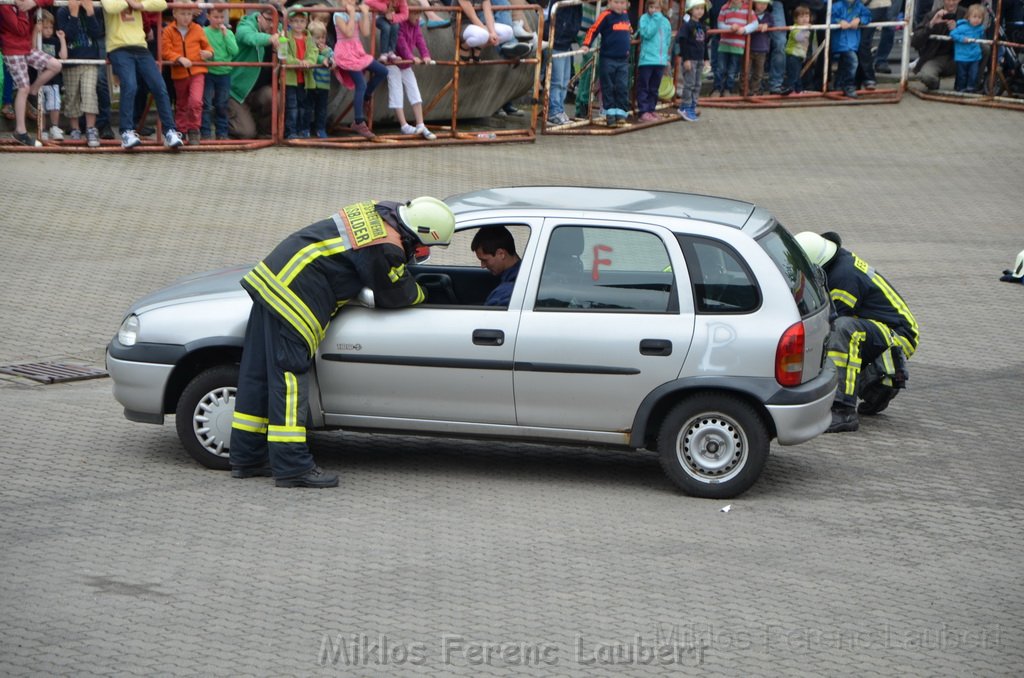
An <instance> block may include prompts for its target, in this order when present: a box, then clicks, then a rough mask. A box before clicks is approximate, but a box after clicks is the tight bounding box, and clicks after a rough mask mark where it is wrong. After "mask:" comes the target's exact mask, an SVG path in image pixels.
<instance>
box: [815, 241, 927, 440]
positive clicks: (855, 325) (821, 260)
mask: <svg viewBox="0 0 1024 678" xmlns="http://www.w3.org/2000/svg"><path fill="white" fill-rule="evenodd" d="M796 240H797V242H798V243H800V247H801V248H802V249H803V251H804V252H805V253H806V254H807V258H808V259H810V260H811V262H812V263H814V264H817V265H818V266H821V268H822V270H824V271H825V276H826V277H827V282H826V286H827V287H828V289H829V296H830V297H831V299H832V303H833V306H834V307H835V313H836V315H837V317H836V319H835V322H834V323H833V326H832V332H831V334H829V339H828V357H829V359H831V360H832V362H833V363H834V364H835V366H836V370H837V371H838V373H839V388H838V389H837V390H836V399H835V402H834V403H833V404H832V424H831V425H830V426H829V427H828V429H827V431H826V432H827V433H839V432H843V431H856V430H857V429H858V428H859V427H860V420H859V419H858V417H857V414H858V412H859V413H860V414H878V413H879V412H881V411H882V410H884V409H885V408H886V407H888V405H889V401H890V400H892V399H893V398H894V397H895V396H896V393H897V392H898V391H899V389H901V388H903V387H904V386H905V385H906V380H907V367H906V360H907V358H910V356H912V355H913V354H914V351H916V350H917V345H918V338H919V332H918V328H917V320H915V319H914V315H913V314H912V313H911V312H910V307H909V306H907V303H906V302H905V301H904V300H903V298H902V297H901V296H900V295H899V293H898V292H897V291H896V289H895V288H894V287H893V286H892V285H890V284H889V281H888V280H886V279H885V278H883V277H882V274H881V273H879V272H878V271H876V270H875V269H874V267H872V266H871V265H870V264H868V263H867V262H866V261H864V260H863V259H861V258H860V257H858V256H857V255H856V254H854V253H853V252H850V251H849V250H846V249H843V247H842V240H841V239H840V237H839V236H838V235H836V234H835V233H825V234H823V235H818V234H817V233H811V232H810V231H804V232H803V233H798V234H797V235H796ZM858 398H860V400H861V401H862V402H861V403H860V406H859V407H858V405H857V400H858Z"/></svg>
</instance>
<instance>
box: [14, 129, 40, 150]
mask: <svg viewBox="0 0 1024 678" xmlns="http://www.w3.org/2000/svg"><path fill="white" fill-rule="evenodd" d="M11 136H13V137H14V140H15V141H17V142H18V143H19V144H21V145H22V146H32V147H34V148H39V147H40V146H42V145H43V144H42V143H41V142H40V141H38V140H37V139H34V138H32V137H30V136H29V135H28V132H15V133H14V134H12V135H11Z"/></svg>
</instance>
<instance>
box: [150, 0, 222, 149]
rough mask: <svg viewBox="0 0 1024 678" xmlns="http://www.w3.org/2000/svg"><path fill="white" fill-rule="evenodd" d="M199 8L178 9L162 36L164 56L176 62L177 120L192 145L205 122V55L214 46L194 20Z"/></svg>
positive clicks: (207, 56) (173, 72)
mask: <svg viewBox="0 0 1024 678" xmlns="http://www.w3.org/2000/svg"><path fill="white" fill-rule="evenodd" d="M198 13H199V10H196V9H176V10H174V11H173V12H172V14H173V16H174V21H173V22H172V23H169V24H167V26H166V27H165V28H164V32H163V36H162V48H161V51H162V54H161V56H162V58H163V60H164V61H171V62H173V63H172V65H171V80H172V81H174V93H175V96H176V100H175V104H174V124H175V126H176V127H177V128H178V131H179V132H182V133H184V134H185V136H186V138H187V140H188V144H189V145H190V146H194V145H198V144H199V139H200V135H199V128H200V127H201V126H202V124H203V90H204V88H205V87H206V71H207V67H206V66H205V65H204V64H203V61H205V60H206V59H212V58H213V48H212V47H210V41H209V40H207V39H206V33H205V32H204V31H203V29H202V27H201V26H200V25H199V24H197V23H195V22H194V21H193V19H195V17H196V15H197V14H198Z"/></svg>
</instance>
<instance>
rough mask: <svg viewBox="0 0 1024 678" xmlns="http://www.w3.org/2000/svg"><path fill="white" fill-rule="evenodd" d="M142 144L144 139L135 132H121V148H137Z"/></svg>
mask: <svg viewBox="0 0 1024 678" xmlns="http://www.w3.org/2000/svg"><path fill="white" fill-rule="evenodd" d="M141 143H142V139H140V138H139V135H138V134H136V133H135V130H133V129H130V130H127V131H125V132H121V148H125V149H128V148H135V147H136V146H138V145H139V144H141Z"/></svg>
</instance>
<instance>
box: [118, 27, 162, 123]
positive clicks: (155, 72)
mask: <svg viewBox="0 0 1024 678" xmlns="http://www.w3.org/2000/svg"><path fill="white" fill-rule="evenodd" d="M107 58H108V59H110V65H111V66H112V67H113V69H114V75H116V76H117V77H118V79H119V80H120V81H121V111H120V115H119V117H118V124H119V125H120V127H121V131H122V132H127V131H128V130H133V129H135V93H136V92H137V91H138V89H139V80H140V79H141V80H142V81H143V82H144V83H146V86H147V87H148V88H149V91H150V93H152V95H153V100H154V101H155V102H156V111H157V114H158V115H159V116H160V124H161V125H163V128H164V131H165V132H167V131H168V130H172V129H174V113H173V112H172V111H171V99H170V97H168V96H167V86H166V85H165V84H164V79H163V76H161V75H160V69H159V68H157V65H156V61H155V60H154V59H153V55H152V54H150V53H149V50H148V49H146V48H145V47H121V48H120V49H115V50H114V51H113V52H109V53H108V54H107Z"/></svg>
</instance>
